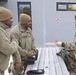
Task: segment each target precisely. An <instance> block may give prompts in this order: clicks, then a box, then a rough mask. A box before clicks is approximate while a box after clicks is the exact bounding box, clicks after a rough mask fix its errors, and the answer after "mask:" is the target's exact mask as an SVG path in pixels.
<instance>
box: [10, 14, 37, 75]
mask: <svg viewBox="0 0 76 75" xmlns="http://www.w3.org/2000/svg"><path fill="white" fill-rule="evenodd" d="M19 20H20V22H19V24H18V25H16V26H14V27H13V28H12V29H11V30H10V33H11V34H13V35H14V36H15V37H16V39H17V40H18V43H19V53H20V55H21V60H23V59H24V58H26V59H27V57H32V56H33V55H35V52H36V50H37V49H36V47H35V43H34V38H33V34H32V31H31V29H30V26H31V17H30V16H29V15H27V14H24V13H22V14H20V17H19ZM22 67H24V68H26V67H27V62H23V61H22ZM21 71H22V69H20V70H19V71H17V70H15V69H14V70H13V73H14V75H18V74H20V73H21Z"/></svg>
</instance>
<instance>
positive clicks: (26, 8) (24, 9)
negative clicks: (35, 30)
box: [17, 2, 32, 29]
mask: <svg viewBox="0 0 76 75" xmlns="http://www.w3.org/2000/svg"><path fill="white" fill-rule="evenodd" d="M17 5H18V20H19V15H20V14H21V13H26V14H28V15H30V17H31V2H18V3H17ZM31 18H32V17H31ZM31 29H32V25H31Z"/></svg>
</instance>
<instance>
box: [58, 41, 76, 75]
mask: <svg viewBox="0 0 76 75" xmlns="http://www.w3.org/2000/svg"><path fill="white" fill-rule="evenodd" d="M64 49H66V51H65V50H64ZM57 54H58V55H60V56H61V57H62V58H63V59H64V61H66V57H65V56H66V55H67V54H68V57H69V56H70V57H71V58H72V59H73V60H75V62H76V42H71V43H69V42H66V43H65V42H62V50H61V51H60V52H59V53H57ZM70 61H71V60H70ZM71 62H72V61H71ZM65 63H66V62H65ZM66 64H67V63H66ZM75 64H76V63H75ZM67 65H68V64H67ZM67 65H66V66H67ZM68 67H69V66H68ZM69 72H70V75H76V68H75V69H70V70H69Z"/></svg>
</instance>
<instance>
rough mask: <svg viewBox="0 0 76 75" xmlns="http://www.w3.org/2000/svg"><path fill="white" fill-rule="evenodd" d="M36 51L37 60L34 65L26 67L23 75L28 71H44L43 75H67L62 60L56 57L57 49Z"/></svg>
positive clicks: (43, 48)
mask: <svg viewBox="0 0 76 75" xmlns="http://www.w3.org/2000/svg"><path fill="white" fill-rule="evenodd" d="M38 50H39V54H38V59H37V60H36V61H35V64H33V65H28V66H27V68H26V71H25V75H27V74H26V72H27V71H28V70H30V69H44V71H45V72H44V74H43V75H69V72H68V70H67V68H66V65H65V63H64V61H63V59H62V58H61V57H60V56H57V55H56V53H57V52H59V51H60V48H59V47H42V48H38Z"/></svg>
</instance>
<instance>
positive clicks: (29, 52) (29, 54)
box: [26, 50, 35, 57]
mask: <svg viewBox="0 0 76 75" xmlns="http://www.w3.org/2000/svg"><path fill="white" fill-rule="evenodd" d="M26 55H27V56H28V57H32V56H34V55H35V52H34V51H32V50H30V51H28V52H27V53H26Z"/></svg>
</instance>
